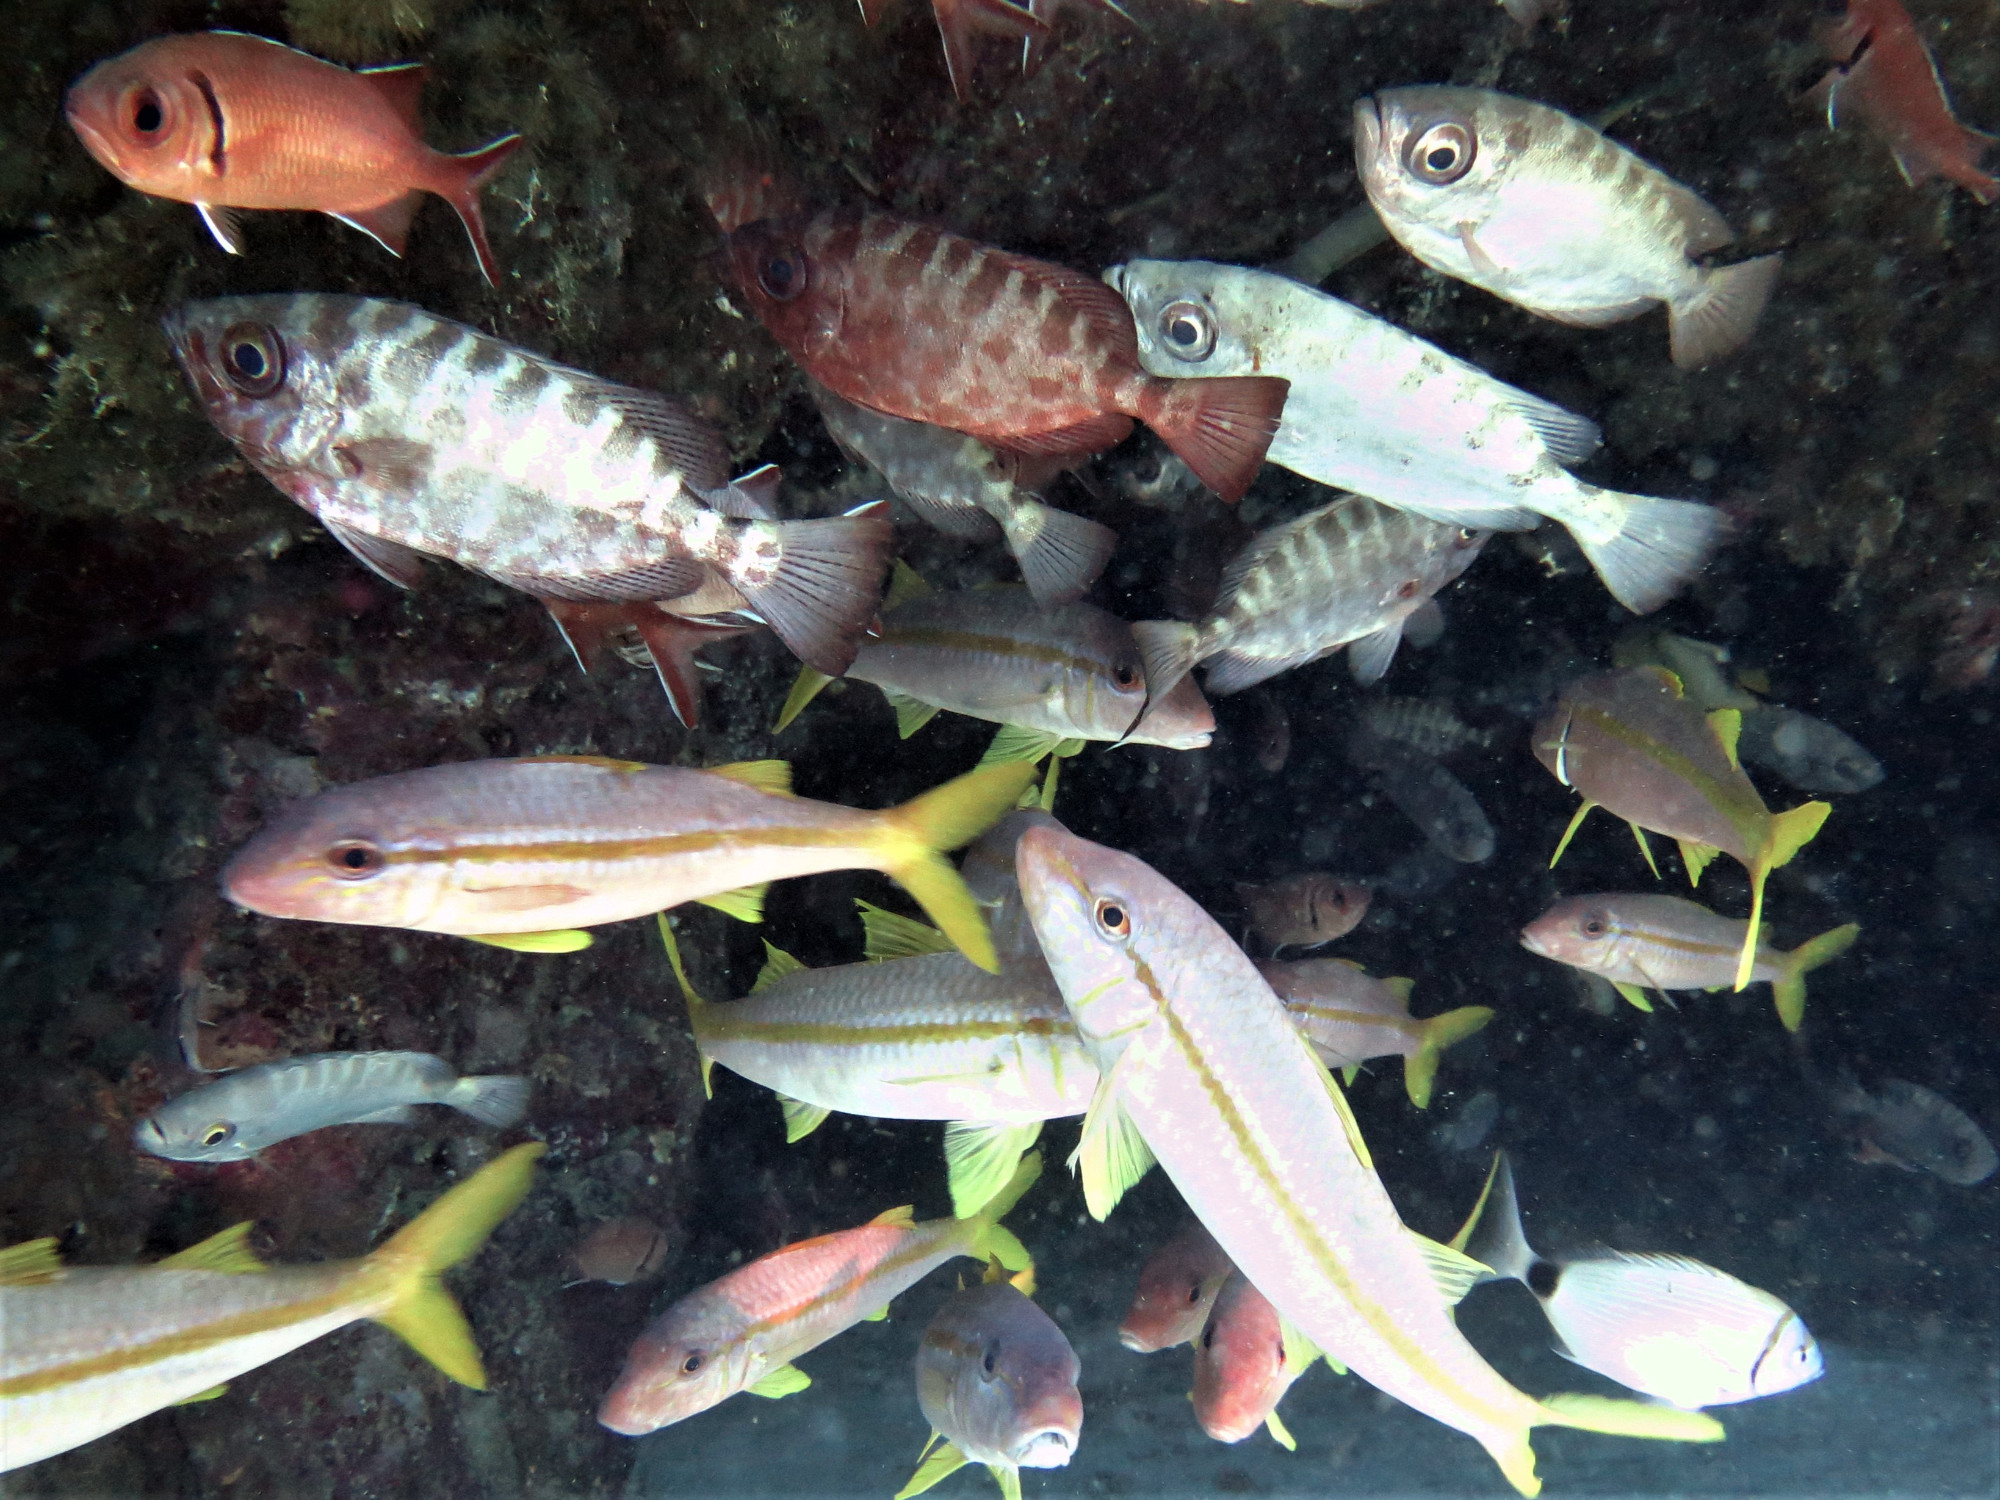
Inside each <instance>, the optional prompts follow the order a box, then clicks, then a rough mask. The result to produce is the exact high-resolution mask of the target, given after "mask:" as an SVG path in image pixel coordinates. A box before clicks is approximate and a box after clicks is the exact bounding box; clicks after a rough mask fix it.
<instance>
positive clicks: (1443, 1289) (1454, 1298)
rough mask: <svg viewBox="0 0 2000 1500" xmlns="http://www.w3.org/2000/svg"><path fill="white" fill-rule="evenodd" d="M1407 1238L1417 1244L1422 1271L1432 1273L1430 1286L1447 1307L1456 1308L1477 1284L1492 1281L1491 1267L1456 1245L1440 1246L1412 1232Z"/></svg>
mask: <svg viewBox="0 0 2000 1500" xmlns="http://www.w3.org/2000/svg"><path fill="white" fill-rule="evenodd" d="M1409 1235H1410V1238H1411V1239H1412V1240H1414V1241H1415V1242H1416V1246H1417V1252H1418V1253H1419V1254H1420V1255H1422V1256H1423V1258H1424V1267H1425V1269H1426V1270H1428V1271H1429V1272H1430V1273H1431V1284H1432V1285H1433V1286H1435V1287H1436V1288H1437V1289H1438V1292H1439V1294H1440V1295H1441V1296H1442V1297H1443V1298H1444V1302H1445V1306H1446V1307H1456V1306H1458V1304H1459V1302H1460V1300H1461V1299H1463V1298H1464V1296H1465V1294H1466V1293H1467V1292H1469V1291H1471V1290H1472V1289H1473V1288H1474V1287H1476V1286H1478V1285H1479V1283H1480V1282H1482V1281H1491V1280H1492V1279H1493V1268H1492V1267H1491V1266H1488V1265H1485V1264H1482V1263H1481V1262H1479V1261H1476V1260H1474V1259H1473V1258H1472V1257H1471V1256H1469V1255H1467V1254H1466V1253H1465V1252H1464V1251H1463V1250H1461V1249H1459V1248H1458V1247H1457V1246H1456V1245H1441V1244H1439V1243H1438V1242H1437V1241H1436V1240H1434V1239H1431V1238H1429V1237H1428V1236H1425V1235H1421V1234H1418V1233H1417V1232H1416V1230H1414V1229H1412V1230H1410V1231H1409Z"/></svg>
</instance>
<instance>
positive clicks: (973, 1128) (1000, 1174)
mask: <svg viewBox="0 0 2000 1500" xmlns="http://www.w3.org/2000/svg"><path fill="white" fill-rule="evenodd" d="M1041 1133H1042V1122H1041V1121H1040V1120H1030V1121H1028V1122H1027V1123H1026V1124H1025V1125H1009V1124H1000V1125H990V1124H982V1123H980V1122H979V1121H976V1120H952V1121H950V1122H949V1123H948V1124H946V1126H945V1127H944V1162H945V1176H946V1178H947V1180H948V1182H949V1184H950V1187H951V1211H952V1214H953V1216H954V1217H956V1218H960V1219H969V1218H971V1217H972V1216H973V1215H974V1214H976V1213H978V1212H979V1210H980V1209H982V1208H984V1207H985V1206H986V1205H987V1204H988V1203H991V1202H992V1201H993V1196H994V1194H996V1193H998V1192H999V1191H1000V1189H1001V1188H1003V1187H1005V1186H1006V1185H1007V1180H1008V1179H1009V1178H1010V1177H1012V1176H1013V1175H1014V1168H1015V1167H1016V1166H1018V1165H1019V1164H1020V1161H1021V1157H1022V1154H1023V1153H1025V1152H1026V1151H1027V1149H1028V1148H1029V1147H1030V1146H1032V1145H1034V1144H1035V1140H1036V1138H1037V1137H1038V1136H1040V1135H1041Z"/></svg>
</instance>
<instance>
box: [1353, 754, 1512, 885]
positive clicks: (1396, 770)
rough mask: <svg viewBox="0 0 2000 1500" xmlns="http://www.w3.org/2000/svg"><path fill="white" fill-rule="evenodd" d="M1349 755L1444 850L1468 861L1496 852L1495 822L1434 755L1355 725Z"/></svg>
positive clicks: (1453, 856) (1460, 861)
mask: <svg viewBox="0 0 2000 1500" xmlns="http://www.w3.org/2000/svg"><path fill="white" fill-rule="evenodd" d="M1347 758H1348V759H1349V760H1350V761H1352V762H1353V763H1354V764H1355V765H1356V766H1358V767H1360V768H1361V769H1363V770H1365V771H1372V772H1373V773H1374V776H1375V781H1376V783H1377V784H1378V785H1379V786H1380V787H1381V788H1382V791H1383V794H1384V795H1385V796H1387V797H1388V799H1389V800H1390V801H1391V802H1393V803H1395V804H1396V807H1397V809H1398V810H1399V811H1400V812H1401V813H1402V814H1403V816H1404V817H1406V818H1408V819H1409V820H1410V821H1411V822H1412V823H1414V824H1416V825H1417V827H1418V828H1420V829H1422V830H1423V835H1424V837H1425V838H1427V839H1429V840H1430V841H1431V847H1432V848H1434V849H1436V850H1437V851H1438V852H1439V853H1440V854H1444V855H1448V856H1449V857H1450V858H1452V859H1455V860H1457V861H1458V862H1459V863H1460V864H1467V865H1476V864H1479V863H1481V862H1483V861H1485V860H1488V859H1491V858H1492V857H1493V824H1492V823H1491V822H1489V821H1488V820H1487V817H1486V813H1485V810H1484V809H1483V808H1481V807H1480V805H1479V799H1478V798H1477V797H1475V796H1473V795H1472V792H1471V791H1470V789H1468V788H1467V786H1466V785H1465V783H1464V782H1462V781H1460V780H1459V779H1458V778H1457V777H1456V776H1454V775H1452V774H1451V772H1449V771H1447V770H1446V769H1445V768H1444V767H1443V766H1442V765H1440V764H1439V763H1438V762H1437V761H1436V760H1435V759H1434V758H1433V757H1431V756H1428V755H1426V754H1424V752H1423V751H1421V750H1419V749H1417V748H1415V747H1414V746H1412V745H1406V744H1401V743H1399V742H1397V741H1395V740H1389V739H1384V738H1383V737H1382V736H1381V735H1379V734H1376V733H1374V732H1372V731H1371V730H1369V729H1366V728H1363V727H1357V728H1356V729H1355V730H1354V732H1353V733H1352V734H1350V735H1349V736H1348V737H1347Z"/></svg>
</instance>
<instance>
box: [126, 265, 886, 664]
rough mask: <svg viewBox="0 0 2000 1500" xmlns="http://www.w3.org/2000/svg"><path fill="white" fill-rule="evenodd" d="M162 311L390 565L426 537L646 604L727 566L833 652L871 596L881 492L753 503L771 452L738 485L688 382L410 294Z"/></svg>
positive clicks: (213, 399)
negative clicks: (793, 508)
mask: <svg viewBox="0 0 2000 1500" xmlns="http://www.w3.org/2000/svg"><path fill="white" fill-rule="evenodd" d="M162 322H163V325H164V327H165V329H166V333H167V338H168V341H169V342H170V343H171V344H172V346H173V350H174V355H175V357H176V358H177V359H178V360H179V361H180V364H181V368H182V370H183V371H184V372H185V373H186V375H187V378H188V381H189V383H190V384H191V385H192V386H193V387H194V390H195V394H196V395H197V396H198V397H199V398H200V400H201V403H202V405H203V406H204V407H205V408H206V410H207V413H208V417H209V420H210V421H211V422H213V423H214V424H215V425H216V426H217V427H218V428H219V429H221V431H222V432H223V434H224V435H225V436H226V437H228V438H229V439H230V441H232V442H233V443H235V444H236V445H237V447H238V448H239V449H241V450H242V452H243V454H244V456H245V457H246V458H248V459H249V460H250V462H251V463H252V464H254V465H255V466H256V467H257V469H258V470H259V472H261V473H262V474H263V475H264V477H265V478H267V479H269V480H270V481H271V482H272V483H273V484H275V485H276V486H277V487H278V488H279V489H280V490H282V491H284V493H285V494H287V495H288V496H290V497H291V498H292V499H293V500H295V501H297V502H298V503H299V504H300V505H302V506H303V507H305V509H306V510H308V511H310V512H311V513H312V515H313V516H314V517H315V518H316V519H317V520H318V521H319V522H320V523H321V524H322V525H323V526H325V527H326V528H327V529H328V530H329V531H330V532H331V533H332V534H333V535H334V536H335V537H336V538H337V539H338V540H339V541H340V542H341V543H342V544H343V545H345V546H346V547H347V548H348V549H349V550H350V551H352V552H353V553H354V554H355V555H356V556H357V557H359V558H360V559H361V561H362V562H364V563H366V564H367V565H368V566H369V567H370V568H372V569H374V570H375V571H376V572H377V573H379V574H381V575H382V576H383V577H384V578H386V579H388V580H389V581H391V582H392V583H396V584H398V585H400V586H402V587H406V588H407V587H409V586H411V585H412V584H414V583H415V581H416V580H417V578H418V577H419V576H420V575H421V572H422V569H421V566H420V557H421V556H423V555H429V556H433V557H444V558H449V559H450V560H452V561H454V562H457V563H460V564H462V565H463V566H465V567H468V568H471V569H473V570H474V571H476V572H480V573H484V574H486V575H487V576H488V577H490V578H494V579H497V580H498V581H500V582H501V583H504V584H507V585H508V586H510V587H512V588H517V589H520V590H522V591H523V592H524V593H528V594H532V595H534V596H535V597H536V598H539V599H543V600H553V601H557V602H558V603H559V604H560V603H562V602H565V601H566V602H569V603H582V604H591V603H595V604H627V605H631V606H635V607H639V606H650V605H653V604H654V603H655V602H656V601H660V600H672V599H676V598H679V597H681V596H684V595H687V594H690V593H693V592H695V591H697V590H699V589H702V588H704V586H706V585H709V584H711V583H714V582H717V581H719V582H721V583H723V584H726V585H727V588H728V591H730V592H731V593H732V594H733V596H734V597H737V598H740V599H741V600H742V601H747V604H748V607H749V608H750V609H752V610H754V611H755V612H756V614H757V615H758V616H759V617H760V618H762V619H763V620H764V621H765V622H767V623H768V624H769V625H770V626H771V628H772V629H773V630H775V631H776V632H777V633H778V636H779V638H780V639H782V640H783V641H784V643H785V644H786V645H787V646H788V647H790V648H791V649H792V650H793V651H794V652H795V653H797V654H798V655H799V657H800V658H801V659H803V660H805V661H808V662H811V663H813V664H814V665H816V666H818V667H819V668H820V670H822V671H828V672H836V673H837V672H839V671H842V670H845V668H846V666H847V663H848V662H849V661H850V660H851V659H852V658H853V654H854V647H855V644H856V642H857V641H858V640H859V638H860V636H861V634H862V633H863V632H864V631H865V630H866V629H867V627H868V623H869V621H870V620H871V619H872V618H873V616H874V613H875V606H876V603H877V596H878V595H879V593H880V590H881V585H882V579H883V576H884V574H885V573H886V571H887V569H888V566H889V556H890V552H891V549H892V547H893V543H894V536H893V532H892V529H891V527H890V525H889V520H888V517H887V515H886V514H885V513H884V510H885V507H880V506H878V507H877V508H875V509H872V510H871V509H868V508H866V507H864V510H867V513H866V514H863V513H856V514H854V515H849V516H843V517H834V518H829V519H824V520H812V521H770V520H763V519H745V517H748V516H755V515H757V514H758V513H759V512H758V507H759V505H760V504H761V500H760V498H759V497H760V495H761V494H762V493H764V492H768V490H769V489H770V488H771V486H772V485H773V483H774V482H775V479H776V475H775V472H772V471H760V476H757V477H755V478H754V479H753V480H751V481H746V483H745V484H744V486H743V488H742V489H738V488H737V487H736V486H734V485H732V484H731V483H730V482H729V478H728V471H727V468H726V464H727V452H726V450H725V449H724V448H723V446H722V442H721V439H720V438H719V437H718V436H717V434H716V433H715V431H714V430H713V429H712V428H711V427H710V426H709V425H708V424H707V423H706V422H704V421H702V420H701V418H699V417H698V416H696V415H695V414H694V412H693V411H692V410H691V409H690V408H689V407H688V406H687V405H686V404H685V403H683V402H680V401H678V400H676V399H674V398H672V397H668V396H662V395H659V394H657V393H655V392H652V391H642V390H634V389H632V388H631V387H628V386H622V385H615V384H613V383H612V382H610V381H608V380H603V379H600V378H599V377H597V376H595V375H590V374H586V373H585V372H583V371H581V370H573V369H569V368H567V367H565V366H562V365H558V364H556V363H554V362H553V361H551V360H547V359H544V358H542V356H540V355H538V354H533V353H530V352H529V351H527V350H525V349H518V348H515V347H514V346H512V345H510V344H505V343H502V342H501V341H500V340H498V339H496V338H492V337H490V336H489V335H487V334H484V333H481V332H480V331H479V330H478V329H475V328H468V327H466V326H465V325H464V324H462V323H454V322H451V321H449V320H448V319H445V318H440V317H436V316H434V315H432V314H431V313H427V312H425V311H424V310H423V309H421V308H417V307H412V306H410V305H409V304H407V303H402V302H383V301H378V300H375V299H372V298H367V297H347V296H335V295H330V294H321V293H299V294H294V295H285V296H263V297H223V298H218V299H216V300H214V301H210V302H190V303H187V304H185V305H183V306H182V307H180V308H178V309H176V310H175V311H173V312H171V313H169V314H168V315H167V316H166V317H165V318H164V319H163V320H162ZM746 491H747V495H746ZM650 613H655V614H656V613H657V611H651V612H650ZM648 614H649V611H647V610H644V609H639V610H638V611H637V614H636V615H635V618H634V620H633V622H632V623H634V624H635V625H636V626H637V627H638V628H640V629H641V631H642V633H643V631H644V628H645V623H646V618H647V616H648ZM558 622H559V623H561V615H560V614H558ZM577 644H578V646H579V655H586V656H587V655H588V654H589V653H590V651H591V649H592V646H593V644H594V643H577ZM663 666H664V664H663Z"/></svg>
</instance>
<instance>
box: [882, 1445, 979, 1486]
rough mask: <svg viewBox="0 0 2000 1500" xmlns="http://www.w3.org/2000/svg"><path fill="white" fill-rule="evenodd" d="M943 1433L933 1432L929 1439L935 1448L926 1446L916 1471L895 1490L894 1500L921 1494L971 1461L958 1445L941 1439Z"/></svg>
mask: <svg viewBox="0 0 2000 1500" xmlns="http://www.w3.org/2000/svg"><path fill="white" fill-rule="evenodd" d="M943 1437H944V1434H942V1433H937V1432H934V1433H932V1434H931V1440H932V1441H933V1442H935V1443H936V1444H937V1446H936V1447H935V1448H927V1449H926V1451H925V1455H924V1459H923V1461H922V1462H921V1463H919V1464H918V1465H917V1472H916V1473H914V1474H912V1475H911V1476H910V1482H909V1483H908V1484H906V1485H904V1486H903V1487H902V1488H901V1489H900V1490H897V1491H896V1500H910V1497H911V1496H912V1495H921V1494H922V1493H923V1492H924V1491H925V1490H927V1489H929V1488H930V1487H931V1486H932V1485H934V1484H936V1483H937V1482H938V1481H939V1480H941V1479H944V1478H947V1477H948V1476H950V1475H952V1474H956V1473H957V1472H958V1471H959V1470H960V1469H962V1468H964V1467H965V1466H966V1465H967V1464H968V1463H970V1462H971V1460H970V1459H968V1458H967V1457H966V1456H965V1455H964V1454H963V1453H961V1452H959V1450H958V1445H957V1444H955V1443H947V1442H945V1441H943Z"/></svg>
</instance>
